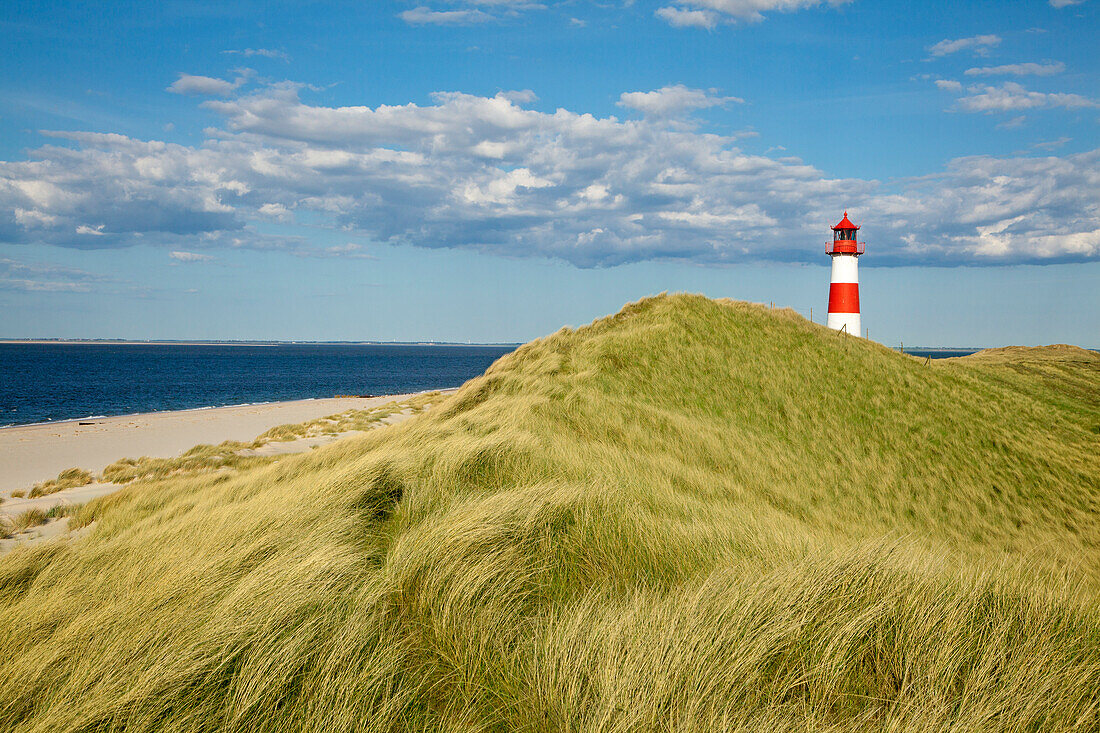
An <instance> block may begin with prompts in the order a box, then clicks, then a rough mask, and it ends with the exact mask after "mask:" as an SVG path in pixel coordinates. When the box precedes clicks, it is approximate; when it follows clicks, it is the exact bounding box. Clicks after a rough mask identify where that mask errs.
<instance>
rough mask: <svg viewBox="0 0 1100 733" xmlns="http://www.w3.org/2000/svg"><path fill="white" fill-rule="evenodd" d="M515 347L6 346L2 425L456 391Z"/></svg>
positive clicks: (1, 369) (0, 357)
mask: <svg viewBox="0 0 1100 733" xmlns="http://www.w3.org/2000/svg"><path fill="white" fill-rule="evenodd" d="M514 348H515V347H513V346H458V345H455V346H451V345H407V346H406V345H392V346H391V345H358V344H356V345H345V344H332V345H328V344H325V345H321V344H275V345H251V344H249V345H184V344H167V345H162V344H156V345H154V344H148V345H147V344H65V343H50V344H11V343H8V344H5V343H0V426H4V425H19V424H27V423H37V422H46V421H51V420H71V419H77V418H82V417H89V416H110V415H129V414H133V413H138V412H154V411H159V410H186V409H193V408H199V407H216V406H222V405H241V404H249V403H255V402H275V401H280V400H297V399H305V398H309V397H332V396H334V395H338V394H345V395H350V394H354V395H367V394H370V395H385V394H399V393H404V392H417V391H421V390H428V389H443V388H447V387H457V386H459V385H460V384H462V383H463V382H465V381H466V380H468V379H471V378H472V377H476V376H477V375H479V374H481V373H482V372H484V371H485V370H486V369H487V368H488V367H489V365H490V364H492V363H493V362H494V361H495V360H496V359H497V358H499V357H500V356H502V355H504V354H506V353H508V352H510V351H512V350H513V349H514Z"/></svg>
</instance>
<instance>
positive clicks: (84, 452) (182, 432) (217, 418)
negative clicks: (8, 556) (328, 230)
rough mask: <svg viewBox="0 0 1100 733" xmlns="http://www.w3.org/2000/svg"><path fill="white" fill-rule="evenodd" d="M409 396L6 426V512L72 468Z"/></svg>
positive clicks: (2, 454) (1, 440) (1, 477)
mask: <svg viewBox="0 0 1100 733" xmlns="http://www.w3.org/2000/svg"><path fill="white" fill-rule="evenodd" d="M408 396H409V395H391V396H385V397H349V398H343V397H340V398H331V399H314V400H296V401H292V402H272V403H268V404H262V405H243V406H235V407H216V408H209V409H202V410H179V411H174V412H151V413H144V414H139V415H125V416H121V417H107V418H98V419H89V420H71V421H65V422H56V423H47V424H40V425H16V426H13V427H8V428H0V496H2V497H3V498H4V499H5V502H4V504H0V511H3V510H4V509H7V508H10V504H11V503H12V501H11V499H10V497H11V492H12V491H13V490H18V489H29V488H30V487H31V486H32V485H34V484H35V483H36V482H38V481H45V480H47V479H51V478H53V477H55V476H57V474H58V473H59V472H61V471H63V470H65V469H66V468H72V467H79V468H83V469H86V470H88V471H91V472H92V473H93V474H98V473H99V472H101V471H102V470H103V469H104V467H106V466H107V465H109V464H111V463H113V462H114V461H116V460H118V459H119V458H126V457H133V458H137V457H141V456H150V457H170V456H175V455H179V454H180V453H182V452H183V451H186V450H188V449H189V448H191V447H193V446H195V445H198V444H199V443H220V442H222V441H223V440H242V441H243V440H251V439H253V438H255V437H256V436H257V435H259V434H260V433H262V432H264V431H265V430H268V429H269V428H272V427H275V426H276V425H283V424H286V423H299V422H303V421H305V420H312V419H314V418H318V417H324V416H325V415H332V414H335V413H338V412H343V411H345V410H351V409H359V410H361V409H367V408H371V407H377V406H379V405H384V404H386V403H387V402H391V401H393V400H395V399H396V400H400V399H402V398H404V397H408ZM5 504H8V505H9V506H8V507H5Z"/></svg>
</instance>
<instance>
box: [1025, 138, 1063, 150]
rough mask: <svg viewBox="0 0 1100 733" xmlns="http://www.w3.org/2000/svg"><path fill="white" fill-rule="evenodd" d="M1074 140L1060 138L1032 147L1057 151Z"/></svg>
mask: <svg viewBox="0 0 1100 733" xmlns="http://www.w3.org/2000/svg"><path fill="white" fill-rule="evenodd" d="M1072 140H1073V138H1072V137H1060V138H1058V139H1057V140H1047V141H1046V142H1041V143H1035V144H1034V145H1032V146H1031V147H1033V148H1038V149H1039V150H1057V149H1058V148H1060V147H1062V146H1063V145H1065V144H1066V143H1068V142H1071V141H1072Z"/></svg>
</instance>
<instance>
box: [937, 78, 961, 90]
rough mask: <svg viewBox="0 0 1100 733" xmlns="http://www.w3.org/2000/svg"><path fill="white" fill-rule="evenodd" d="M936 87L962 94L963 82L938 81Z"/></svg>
mask: <svg viewBox="0 0 1100 733" xmlns="http://www.w3.org/2000/svg"><path fill="white" fill-rule="evenodd" d="M936 86H937V87H939V88H940V89H946V90H947V91H949V92H961V91H962V88H963V85H962V83H961V82H957V81H954V80H952V79H936Z"/></svg>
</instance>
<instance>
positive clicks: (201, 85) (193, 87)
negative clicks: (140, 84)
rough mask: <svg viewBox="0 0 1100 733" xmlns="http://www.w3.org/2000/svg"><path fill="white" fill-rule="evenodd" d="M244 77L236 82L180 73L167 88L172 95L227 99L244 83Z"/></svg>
mask: <svg viewBox="0 0 1100 733" xmlns="http://www.w3.org/2000/svg"><path fill="white" fill-rule="evenodd" d="M244 81H245V80H244V77H243V76H242V77H238V78H237V79H236V81H226V80H225V79H216V78H214V77H212V76H195V75H193V74H184V73H180V75H179V78H178V79H176V80H175V81H174V82H172V84H171V85H169V86H168V91H170V92H172V93H173V94H199V95H203V96H208V97H227V96H229V95H230V94H232V93H233V92H234V91H236V90H237V88H238V87H240V86H241V84H243V83H244Z"/></svg>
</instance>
